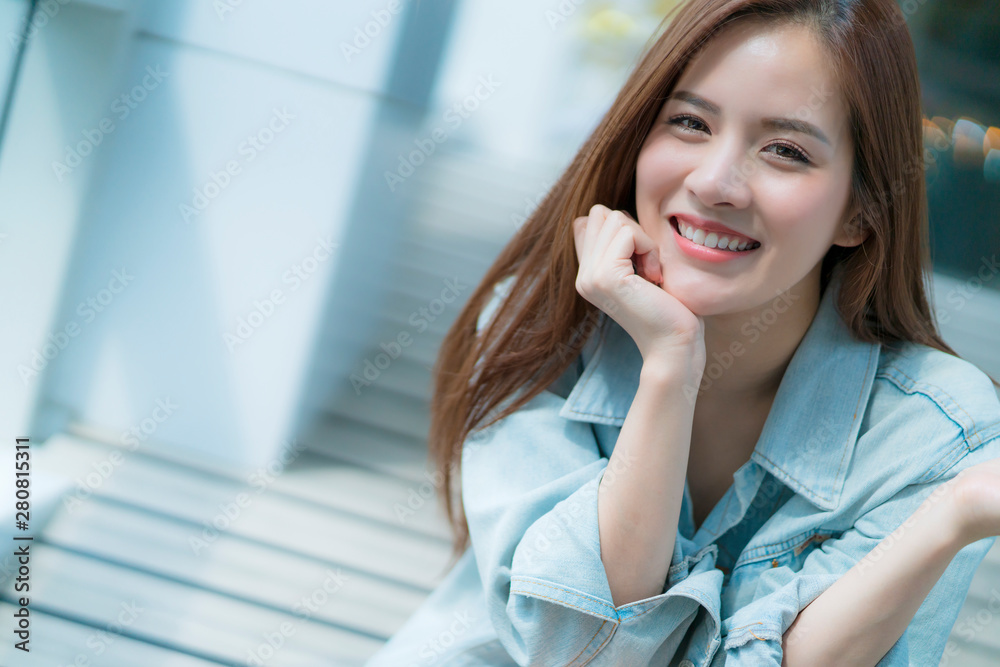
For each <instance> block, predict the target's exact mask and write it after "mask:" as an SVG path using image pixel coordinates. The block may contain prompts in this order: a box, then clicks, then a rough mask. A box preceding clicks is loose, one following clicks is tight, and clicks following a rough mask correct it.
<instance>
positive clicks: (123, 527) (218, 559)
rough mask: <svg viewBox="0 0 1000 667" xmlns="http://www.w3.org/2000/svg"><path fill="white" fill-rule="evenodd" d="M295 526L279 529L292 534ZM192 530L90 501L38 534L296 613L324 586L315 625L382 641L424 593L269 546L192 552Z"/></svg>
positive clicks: (213, 546) (230, 542)
mask: <svg viewBox="0 0 1000 667" xmlns="http://www.w3.org/2000/svg"><path fill="white" fill-rule="evenodd" d="M293 531H294V527H292V526H289V527H288V528H286V529H283V531H282V532H283V533H284V534H285V535H294V532H293ZM197 534H198V531H197V527H195V526H191V525H190V524H187V523H184V522H180V521H172V520H169V519H166V518H164V517H161V516H157V515H151V514H149V513H147V512H142V511H139V510H136V509H134V508H129V507H125V506H120V505H115V504H108V503H107V502H105V501H102V500H99V499H98V500H93V501H91V502H88V503H85V504H83V505H81V506H80V507H79V508H78V509H77V510H76V511H74V512H73V513H72V514H70V513H69V512H63V513H61V514H60V515H59V516H57V517H56V518H55V519H54V520H52V521H51V522H50V523H49V524H48V525H47V526H46V528H45V531H44V532H43V533H42V538H43V539H44V540H45V542H46V543H49V544H53V545H55V546H58V547H60V548H67V549H71V550H73V551H78V552H84V553H87V554H90V555H94V556H97V557H100V558H102V559H105V560H109V561H113V562H118V563H121V564H124V565H128V566H130V567H134V568H137V569H142V570H146V571H149V572H151V573H154V574H156V575H158V576H161V577H164V578H172V579H176V580H179V581H185V582H188V583H190V584H195V585H198V586H200V587H202V588H204V589H206V590H212V591H216V592H219V593H224V594H226V595H230V596H232V597H236V598H243V599H245V600H247V601H250V602H254V603H256V604H258V605H261V606H268V607H272V608H275V609H278V610H281V611H284V612H286V613H288V614H289V615H294V614H295V613H296V611H297V610H298V609H301V608H302V607H301V605H302V600H303V599H306V600H310V599H311V598H312V596H313V595H314V594H317V595H319V596H320V597H326V596H325V595H324V594H323V593H319V592H318V591H319V590H320V587H321V586H322V585H323V584H324V583H325V582H327V585H328V586H330V587H334V586H337V585H338V584H342V586H341V588H340V590H339V592H338V593H337V594H336V595H333V596H331V598H330V599H329V601H328V602H327V603H326V604H325V605H323V606H322V607H319V609H318V610H317V611H316V612H315V613H314V614H313V617H314V618H316V619H320V620H324V621H327V622H329V623H332V624H335V625H338V626H340V627H342V628H344V629H350V630H355V631H358V632H359V633H361V634H367V635H370V636H374V637H376V638H381V639H387V638H388V637H389V636H390V635H391V634H392V632H393V631H394V630H395V628H397V627H398V626H400V625H402V624H403V622H404V621H405V620H406V619H407V618H408V617H409V615H410V614H412V613H413V611H414V610H416V608H417V607H418V606H419V604H420V602H421V601H422V600H423V599H424V597H425V596H426V591H423V590H420V589H415V588H413V587H410V586H403V585H400V584H398V583H394V582H390V581H385V580H384V579H380V578H377V577H372V576H370V575H369V574H368V573H366V572H364V571H357V570H353V569H348V568H341V567H334V566H331V565H330V564H329V563H325V562H322V561H318V560H316V559H312V558H306V557H303V556H300V555H298V554H295V553H290V552H288V551H285V550H281V549H275V548H273V547H269V546H267V545H262V544H257V543H254V542H247V541H246V540H241V539H238V538H235V537H232V536H230V535H227V534H221V535H220V536H219V537H218V538H217V539H215V540H214V541H213V542H211V543H210V544H208V545H207V546H205V547H204V548H198V552H197V553H195V549H194V548H192V546H191V543H190V538H191V537H192V536H194V535H197Z"/></svg>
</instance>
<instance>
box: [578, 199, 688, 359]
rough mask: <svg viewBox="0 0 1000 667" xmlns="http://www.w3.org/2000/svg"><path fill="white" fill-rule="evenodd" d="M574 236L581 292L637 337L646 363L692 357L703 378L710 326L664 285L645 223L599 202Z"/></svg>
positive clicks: (581, 218) (636, 340)
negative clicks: (655, 358) (660, 358)
mask: <svg viewBox="0 0 1000 667" xmlns="http://www.w3.org/2000/svg"><path fill="white" fill-rule="evenodd" d="M573 234H574V236H575V239H576V256H577V259H578V260H579V263H580V269H579V272H578V273H577V277H576V290H577V292H579V293H580V295H581V296H582V297H583V298H584V299H586V300H587V301H589V302H590V303H592V304H594V305H595V306H597V307H598V308H600V309H601V310H603V311H604V312H605V313H607V314H608V315H609V316H610V317H612V318H614V320H615V321H616V322H618V324H620V325H621V326H622V328H623V329H625V331H627V332H628V334H629V335H630V336H632V339H633V340H634V341H635V343H636V345H637V346H638V348H639V352H640V353H641V354H642V358H643V360H644V361H648V360H649V359H650V358H651V357H652V356H657V355H661V354H666V355H667V356H670V357H679V358H682V359H687V360H688V361H689V362H690V363H691V365H692V370H693V371H694V372H695V373H696V374H698V375H699V376H700V374H701V373H702V372H703V371H704V366H705V335H704V323H703V321H702V319H701V318H700V317H698V316H697V315H695V314H694V313H692V312H691V311H690V310H688V308H687V307H686V306H685V305H684V304H682V303H681V302H680V301H678V300H677V299H676V298H675V297H674V296H673V295H671V294H669V293H668V292H666V291H665V290H664V289H663V288H662V287H661V286H660V285H661V284H662V281H663V274H662V272H661V270H660V258H659V251H658V248H657V246H656V244H655V243H654V242H653V240H652V239H651V238H650V237H649V235H648V234H646V233H645V232H644V231H643V230H642V227H640V226H639V223H638V222H636V221H635V220H633V219H632V218H631V217H629V216H628V215H627V214H626V213H624V212H623V211H612V210H611V209H609V208H608V207H607V206H602V205H601V204H595V205H594V206H593V207H592V208H591V209H590V215H588V216H582V217H579V218H577V219H576V220H574V221H573ZM637 271H638V273H637Z"/></svg>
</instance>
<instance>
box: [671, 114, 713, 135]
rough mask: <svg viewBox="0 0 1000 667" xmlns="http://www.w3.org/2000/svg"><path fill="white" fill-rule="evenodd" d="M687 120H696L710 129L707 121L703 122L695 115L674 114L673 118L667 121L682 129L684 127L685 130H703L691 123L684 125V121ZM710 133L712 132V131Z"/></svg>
mask: <svg viewBox="0 0 1000 667" xmlns="http://www.w3.org/2000/svg"><path fill="white" fill-rule="evenodd" d="M686 120H691V121H694V122H695V123H697V124H698V125H701V126H702V127H705V128H706V129H708V126H707V125H705V123H703V122H701V120H700V119H698V118H696V117H695V116H688V115H683V116H674V117H673V118H671V119H670V120H668V121H667V123H669V124H670V125H675V126H677V127H679V128H681V129H683V130H684V131H685V132H700V131H701V130H697V129H695V128H693V127H691V126H690V125H682V123H683V122H684V121H686ZM709 134H711V132H710V133H709Z"/></svg>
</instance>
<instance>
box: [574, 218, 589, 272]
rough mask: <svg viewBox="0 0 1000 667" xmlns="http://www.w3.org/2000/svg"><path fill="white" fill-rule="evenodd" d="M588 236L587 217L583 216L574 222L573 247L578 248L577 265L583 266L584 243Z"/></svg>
mask: <svg viewBox="0 0 1000 667" xmlns="http://www.w3.org/2000/svg"><path fill="white" fill-rule="evenodd" d="M586 235H587V216H585V215H584V216H581V217H579V218H576V219H575V220H574V221H573V245H574V247H575V248H576V262H577V265H580V264H583V242H584V238H585V237H586Z"/></svg>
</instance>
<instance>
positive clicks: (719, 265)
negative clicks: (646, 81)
mask: <svg viewBox="0 0 1000 667" xmlns="http://www.w3.org/2000/svg"><path fill="white" fill-rule="evenodd" d="M853 150H854V148H853V145H852V142H851V136H850V132H849V122H848V112H847V107H846V104H845V103H844V102H843V100H842V98H841V95H840V91H839V86H838V85H837V81H836V76H835V72H834V71H833V69H832V67H831V65H830V58H829V57H828V55H827V54H826V52H825V51H824V50H823V48H822V45H821V44H820V43H819V41H818V40H817V37H816V36H815V34H814V33H813V32H812V30H811V29H809V28H806V27H803V26H795V25H782V26H777V25H764V24H761V23H758V22H754V21H741V22H738V23H735V24H733V25H732V26H729V27H727V28H726V29H725V30H723V31H722V32H721V33H719V34H717V35H716V36H715V37H714V38H713V39H712V40H711V41H710V42H708V43H707V44H706V45H705V47H704V48H703V49H702V50H701V51H700V52H699V54H698V55H697V56H696V57H695V58H694V60H692V61H691V63H690V64H689V65H688V67H687V68H686V70H685V71H684V73H683V74H682V75H681V77H680V79H679V80H678V81H677V84H676V85H675V86H674V89H673V93H672V94H671V95H670V97H669V98H668V99H667V101H666V102H665V104H664V105H663V107H662V108H661V110H660V114H659V116H658V117H657V119H656V121H655V123H654V125H653V127H652V129H651V130H650V132H649V134H648V135H647V137H646V139H645V141H644V143H643V145H642V148H641V150H640V152H639V157H638V161H637V164H636V212H637V214H638V222H639V224H640V225H641V226H642V228H643V230H645V231H646V233H647V234H649V235H650V236H651V237H652V238H653V240H654V241H655V242H656V243H657V245H658V246H659V255H660V264H661V267H662V271H663V289H665V290H666V291H667V292H669V293H670V294H672V295H673V296H675V297H676V298H677V299H679V300H680V301H681V302H682V303H683V304H684V305H685V306H687V307H688V308H689V309H690V310H691V311H692V312H694V313H695V314H698V315H703V316H705V315H719V314H726V313H736V312H740V311H746V310H749V309H752V308H755V307H759V306H761V305H763V304H765V303H770V302H771V301H772V300H773V299H774V298H775V295H776V293H777V292H779V291H782V290H786V289H789V288H791V287H793V286H798V287H797V289H802V288H803V287H807V288H810V289H812V288H814V289H815V290H816V293H817V294H818V291H819V270H820V263H821V261H822V259H823V256H824V255H825V254H826V252H827V251H828V250H829V249H830V247H831V245H834V244H836V245H845V246H848V245H856V244H858V243H860V242H861V241H862V240H863V237H858V236H857V235H854V236H852V235H851V233H850V229H851V228H850V227H848V226H847V225H845V224H844V223H845V222H846V221H847V220H848V219H849V217H850V216H849V215H848V209H847V206H848V202H849V199H850V188H851V169H852V163H853ZM678 223H679V224H678ZM687 237H693V238H691V240H689V239H688V238H687ZM720 242H725V243H726V249H724V250H723V249H719V248H718V247H715V248H709V247H707V246H713V245H715V246H718V245H719V244H720ZM730 248H732V250H730Z"/></svg>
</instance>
